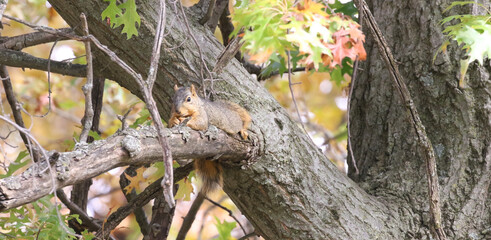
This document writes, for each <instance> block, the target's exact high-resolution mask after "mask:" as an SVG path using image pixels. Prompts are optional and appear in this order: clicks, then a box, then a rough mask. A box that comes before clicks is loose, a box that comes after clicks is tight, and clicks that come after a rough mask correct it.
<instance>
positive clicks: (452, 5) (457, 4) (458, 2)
mask: <svg viewBox="0 0 491 240" xmlns="http://www.w3.org/2000/svg"><path fill="white" fill-rule="evenodd" d="M467 4H478V5H479V6H482V7H484V9H486V7H485V6H484V5H482V4H479V3H476V2H474V1H455V2H452V4H450V6H448V7H447V8H445V10H443V12H446V11H448V10H450V9H451V8H453V7H455V6H462V5H467Z"/></svg>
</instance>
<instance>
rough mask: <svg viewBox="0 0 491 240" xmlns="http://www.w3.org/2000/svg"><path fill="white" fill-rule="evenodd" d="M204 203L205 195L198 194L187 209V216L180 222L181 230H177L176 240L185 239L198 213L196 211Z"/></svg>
mask: <svg viewBox="0 0 491 240" xmlns="http://www.w3.org/2000/svg"><path fill="white" fill-rule="evenodd" d="M204 201H205V195H203V193H201V192H199V193H198V195H197V196H196V198H195V199H194V202H193V204H192V205H191V208H189V211H188V214H186V217H184V219H183V220H182V224H181V228H180V229H179V233H178V234H177V238H176V240H184V239H185V238H186V234H187V233H188V231H189V229H191V226H192V225H193V222H194V219H195V218H196V214H197V213H198V210H199V208H200V207H201V204H203V202H204Z"/></svg>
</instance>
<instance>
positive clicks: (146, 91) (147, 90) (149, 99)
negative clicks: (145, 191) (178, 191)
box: [138, 0, 175, 209]
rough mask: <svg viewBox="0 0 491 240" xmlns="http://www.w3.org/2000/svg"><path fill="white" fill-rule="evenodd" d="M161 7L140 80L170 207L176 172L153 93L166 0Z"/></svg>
mask: <svg viewBox="0 0 491 240" xmlns="http://www.w3.org/2000/svg"><path fill="white" fill-rule="evenodd" d="M159 2H160V8H159V20H158V23H157V29H156V34H155V39H154V45H153V49H152V57H151V59H150V61H151V63H150V68H149V70H148V78H147V81H146V82H145V83H144V82H143V81H138V83H139V85H140V89H141V91H142V92H143V99H144V100H145V103H146V104H147V108H148V110H149V112H150V115H151V116H152V121H153V124H154V125H155V128H156V129H157V134H158V135H157V136H158V139H159V143H160V145H161V146H162V151H163V152H164V154H163V161H164V166H165V175H164V178H163V179H162V183H161V184H162V188H163V189H164V198H165V201H166V202H167V204H168V205H169V206H168V207H169V209H172V208H174V207H175V200H174V193H173V190H172V189H173V186H174V182H173V181H174V177H173V175H174V172H173V167H172V153H171V150H170V148H169V142H168V141H167V137H166V136H165V134H164V124H163V123H162V121H161V120H160V113H159V110H158V109H157V103H156V102H155V99H154V97H153V95H152V89H153V84H154V83H155V78H156V76H157V66H158V63H159V60H160V47H161V45H162V40H163V38H164V32H165V9H166V7H165V0H161V1H159Z"/></svg>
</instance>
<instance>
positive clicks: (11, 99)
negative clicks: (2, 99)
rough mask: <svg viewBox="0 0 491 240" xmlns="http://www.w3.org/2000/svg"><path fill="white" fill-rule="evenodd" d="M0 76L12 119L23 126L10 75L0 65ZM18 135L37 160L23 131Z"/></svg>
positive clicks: (34, 151)
mask: <svg viewBox="0 0 491 240" xmlns="http://www.w3.org/2000/svg"><path fill="white" fill-rule="evenodd" d="M0 77H1V78H3V79H4V80H2V81H1V82H2V84H3V88H4V90H5V96H6V97H7V102H8V103H9V105H10V109H11V110H12V115H14V120H15V123H17V125H19V126H21V127H25V124H24V120H23V119H22V113H21V111H20V109H19V108H18V106H19V105H18V101H17V98H16V97H15V93H14V89H13V86H12V81H11V79H10V76H9V74H8V72H7V68H6V67H5V66H3V65H2V66H0ZM19 134H20V137H21V138H22V141H23V142H24V145H25V146H26V148H27V149H28V151H29V153H31V154H32V160H33V161H38V160H39V158H40V155H39V153H38V152H37V151H36V149H35V148H33V147H32V145H31V144H30V142H29V140H28V137H27V136H26V135H25V134H24V133H23V132H20V131H19Z"/></svg>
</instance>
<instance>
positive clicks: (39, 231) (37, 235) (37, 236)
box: [36, 222, 46, 240]
mask: <svg viewBox="0 0 491 240" xmlns="http://www.w3.org/2000/svg"><path fill="white" fill-rule="evenodd" d="M44 225H46V222H43V224H41V226H40V227H39V229H38V232H37V233H36V240H38V239H39V234H40V233H41V230H43V228H44Z"/></svg>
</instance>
